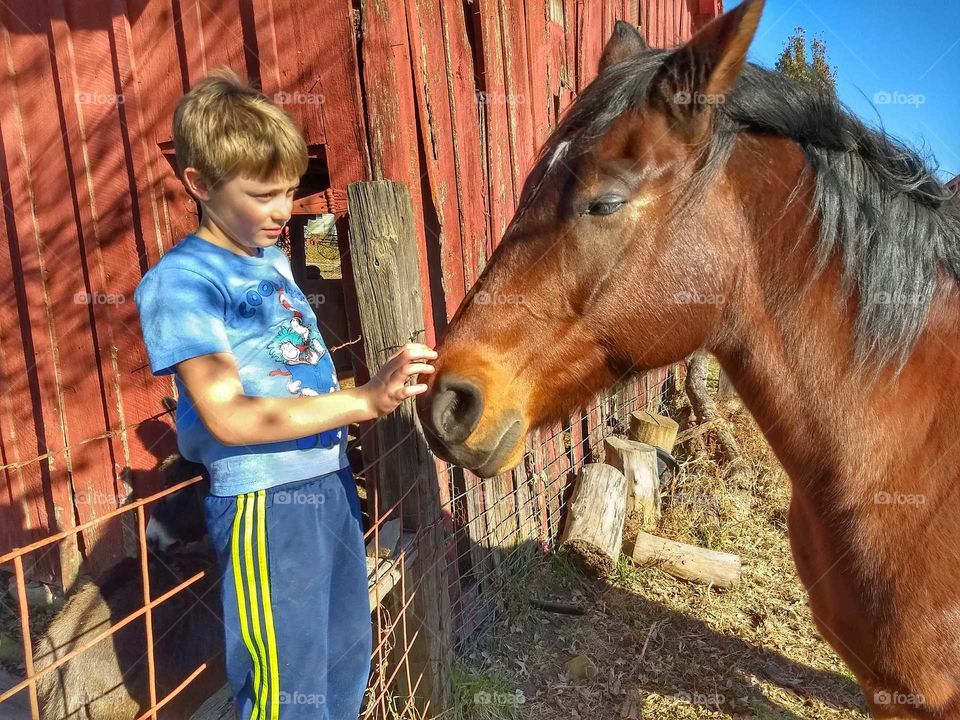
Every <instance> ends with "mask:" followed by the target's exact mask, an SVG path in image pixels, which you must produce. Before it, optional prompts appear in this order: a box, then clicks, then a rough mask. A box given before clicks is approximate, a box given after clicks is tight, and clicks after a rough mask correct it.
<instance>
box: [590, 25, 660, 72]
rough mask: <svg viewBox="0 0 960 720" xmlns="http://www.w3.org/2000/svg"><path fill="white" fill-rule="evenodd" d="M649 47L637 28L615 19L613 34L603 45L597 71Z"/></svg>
mask: <svg viewBox="0 0 960 720" xmlns="http://www.w3.org/2000/svg"><path fill="white" fill-rule="evenodd" d="M649 49H650V48H649V46H648V45H647V41H646V40H645V39H644V37H643V35H642V34H641V33H640V31H639V30H637V29H636V28H635V27H634V26H633V25H631V24H630V23H628V22H625V21H623V20H617V24H616V25H614V27H613V34H612V35H610V39H609V40H607V44H606V45H604V46H603V54H601V55H600V67H599V69H598V72H603V71H604V70H605V69H606V68H608V67H610V66H611V65H615V64H616V63H618V62H620V61H621V60H626V59H627V58H628V57H631V56H633V55H636V54H637V53H639V52H642V51H644V50H649Z"/></svg>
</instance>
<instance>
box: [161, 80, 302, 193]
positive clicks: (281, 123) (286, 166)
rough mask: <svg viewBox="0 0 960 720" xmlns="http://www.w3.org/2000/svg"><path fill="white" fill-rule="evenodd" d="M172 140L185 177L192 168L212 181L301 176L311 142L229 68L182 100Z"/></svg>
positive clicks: (199, 84)
mask: <svg viewBox="0 0 960 720" xmlns="http://www.w3.org/2000/svg"><path fill="white" fill-rule="evenodd" d="M173 144H174V148H175V150H176V154H177V173H178V175H179V176H180V178H181V180H182V179H183V171H184V169H186V168H188V167H193V168H196V169H197V170H199V171H200V174H201V175H203V177H204V179H205V180H206V181H207V182H209V183H211V184H214V185H216V184H218V183H221V182H226V181H228V180H230V179H232V178H234V177H238V176H244V177H249V178H252V179H254V180H261V181H270V180H274V179H285V178H289V177H297V178H299V177H300V176H301V175H303V173H304V172H306V169H307V144H306V141H305V140H304V139H303V135H302V134H301V132H300V128H298V127H297V124H296V121H294V119H293V118H292V117H290V115H289V114H288V113H287V112H285V111H284V110H283V109H281V108H279V107H277V106H276V105H275V104H274V103H272V102H271V101H270V99H269V98H268V97H267V96H266V95H264V94H263V93H262V92H260V91H259V90H257V89H256V88H253V87H251V86H250V85H248V84H247V83H245V82H244V81H243V80H241V79H240V78H239V77H238V76H237V74H236V73H235V72H234V71H233V70H231V69H229V68H225V67H224V68H218V69H216V70H214V71H212V72H211V73H210V74H209V75H207V76H206V77H205V78H203V79H202V80H201V81H200V82H198V83H197V84H196V85H194V86H193V87H192V88H191V89H190V91H189V92H188V93H187V94H186V95H184V96H183V97H182V98H180V101H179V102H178V103H177V109H176V111H175V112H174V114H173Z"/></svg>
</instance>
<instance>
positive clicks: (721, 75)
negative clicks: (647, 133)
mask: <svg viewBox="0 0 960 720" xmlns="http://www.w3.org/2000/svg"><path fill="white" fill-rule="evenodd" d="M763 5H764V0H745V2H744V3H743V4H741V5H739V6H737V7H736V8H735V9H733V10H731V11H730V12H727V13H724V14H723V15H721V16H720V17H718V18H716V19H715V20H713V21H711V22H710V23H708V24H707V25H706V26H705V27H703V28H702V29H701V30H700V32H698V33H697V34H696V35H694V36H693V37H692V38H691V39H690V41H689V42H688V43H686V44H685V45H683V46H681V47H679V48H677V49H676V50H675V51H674V52H672V53H671V54H670V55H668V56H667V58H666V60H664V63H663V66H662V67H661V68H660V69H659V70H658V71H657V74H656V76H655V77H654V79H653V82H652V83H651V90H650V97H651V100H652V101H653V102H654V103H655V104H656V105H658V106H659V107H660V108H661V109H664V110H666V111H667V113H668V114H669V115H671V116H672V117H674V118H676V119H687V120H691V119H696V118H699V119H706V118H709V117H710V115H711V111H712V106H713V105H717V104H720V103H722V102H723V101H724V95H725V94H726V93H728V92H729V91H730V90H731V89H732V88H733V86H734V83H736V81H737V78H738V77H739V76H740V72H741V71H742V70H743V67H744V65H745V64H746V62H747V49H748V48H749V47H750V42H751V41H752V40H753V36H754V34H755V33H756V31H757V25H758V24H759V23H760V14H761V12H762V11H763Z"/></svg>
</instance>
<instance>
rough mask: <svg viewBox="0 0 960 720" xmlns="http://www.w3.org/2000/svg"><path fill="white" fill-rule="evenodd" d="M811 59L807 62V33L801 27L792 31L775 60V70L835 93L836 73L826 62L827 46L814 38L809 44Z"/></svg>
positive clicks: (821, 40) (819, 39) (820, 39)
mask: <svg viewBox="0 0 960 720" xmlns="http://www.w3.org/2000/svg"><path fill="white" fill-rule="evenodd" d="M810 54H811V55H812V56H813V59H812V60H811V61H810V62H807V32H806V30H804V29H803V28H802V27H798V28H796V29H795V30H794V32H793V35H791V36H790V37H789V38H788V39H787V42H786V44H785V46H784V48H783V52H782V53H780V57H779V58H778V59H777V70H778V71H779V72H782V73H783V74H784V75H786V76H787V77H791V78H793V79H794V80H799V81H801V82H809V83H813V84H815V85H817V86H819V87H821V88H823V89H824V90H829V91H830V92H835V91H836V82H837V80H836V72H835V71H834V69H833V68H831V67H830V64H829V63H828V62H827V44H826V43H825V42H824V41H823V39H822V38H818V37H814V38H813V41H812V42H811V43H810Z"/></svg>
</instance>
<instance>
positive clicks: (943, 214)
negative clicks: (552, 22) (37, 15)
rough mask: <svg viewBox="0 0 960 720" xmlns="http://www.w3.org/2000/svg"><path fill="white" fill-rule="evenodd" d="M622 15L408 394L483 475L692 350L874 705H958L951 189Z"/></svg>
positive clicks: (736, 29)
mask: <svg viewBox="0 0 960 720" xmlns="http://www.w3.org/2000/svg"><path fill="white" fill-rule="evenodd" d="M762 5H763V3H762V0H751V1H748V2H746V3H744V4H742V5H740V6H739V7H737V8H736V9H734V10H733V11H731V12H729V13H727V14H725V15H723V16H721V17H720V18H718V19H717V20H715V21H714V22H712V23H711V24H710V25H708V26H706V27H705V28H704V29H703V30H702V31H700V32H699V33H698V34H697V35H696V36H695V37H694V38H693V39H692V40H691V41H690V42H689V43H687V44H686V45H684V46H682V47H680V48H679V49H677V50H675V51H672V52H667V51H658V50H651V49H649V48H648V47H647V46H646V44H645V43H644V41H643V39H642V37H641V36H640V34H639V33H638V32H637V31H636V30H635V29H633V28H632V27H631V26H629V25H627V24H625V23H618V25H617V29H616V30H615V32H614V34H613V36H612V37H611V38H610V40H609V42H608V43H607V45H606V47H605V48H604V51H603V55H602V58H601V61H600V72H599V75H598V76H597V78H596V80H594V82H593V83H591V85H590V86H589V87H588V88H586V89H585V90H584V92H583V93H582V94H581V96H580V97H579V98H578V99H577V100H576V102H575V103H574V104H573V105H572V106H571V108H570V109H569V111H568V112H567V114H566V115H565V117H564V119H563V120H562V122H561V123H560V125H559V126H558V128H557V129H556V130H555V131H554V133H553V134H552V135H551V137H550V139H549V140H548V141H547V143H546V145H545V146H544V148H543V150H542V152H541V155H540V157H539V158H538V160H537V163H536V165H535V166H534V169H533V170H532V172H531V173H530V175H529V177H528V178H527V180H526V183H525V186H524V189H523V193H522V195H521V198H520V202H519V206H518V209H517V212H516V215H515V216H514V218H513V220H512V222H511V223H510V225H509V227H508V228H507V231H506V233H505V235H504V237H503V240H502V242H501V243H500V245H499V246H498V247H497V250H496V252H495V253H494V254H493V256H492V257H491V259H490V262H489V264H488V265H487V267H486V269H485V270H484V272H483V274H482V276H481V277H480V279H479V280H478V281H477V283H476V285H475V286H474V287H473V288H472V289H471V290H470V292H469V293H468V295H467V296H466V298H465V299H464V301H463V304H462V305H461V307H460V308H459V310H458V311H457V313H456V315H455V316H454V318H453V319H452V321H451V324H450V326H449V328H448V330H447V332H446V334H445V337H444V338H443V340H442V342H441V343H440V345H439V347H438V353H439V359H438V361H437V363H436V368H437V371H436V373H435V374H434V375H432V376H431V377H430V378H429V380H428V382H429V384H430V391H429V392H428V393H426V394H424V395H422V396H420V397H419V398H418V402H417V404H418V412H419V415H420V418H421V421H422V424H423V427H424V431H425V433H426V434H427V437H428V440H429V441H430V443H431V446H432V447H433V449H434V450H435V452H436V453H437V454H438V455H440V456H441V457H443V458H445V459H447V460H449V461H451V462H454V463H457V464H460V465H463V466H465V467H468V468H471V469H474V470H475V471H476V472H477V473H478V474H479V475H481V476H483V477H488V476H492V475H494V474H497V473H499V472H502V471H504V470H507V469H509V468H511V467H513V466H515V465H516V464H517V463H518V462H519V461H520V459H521V457H522V453H523V440H524V437H525V435H526V434H527V432H528V431H530V430H531V429H533V428H536V427H539V426H542V425H544V424H547V423H549V422H552V421H556V420H558V419H560V418H562V417H564V416H565V415H566V414H567V413H568V412H570V411H572V410H575V409H577V408H578V407H581V406H582V405H584V404H585V403H586V402H588V401H589V400H590V399H591V398H592V397H593V396H594V394H595V393H597V392H598V391H599V390H601V389H603V388H606V387H609V386H611V385H612V384H614V383H615V382H616V381H617V380H619V379H621V378H624V377H626V376H628V375H630V374H632V373H636V372H643V371H646V370H648V369H651V368H656V367H658V366H663V365H666V364H668V363H673V362H675V361H677V360H680V359H681V358H683V357H685V356H687V355H688V354H690V353H691V352H693V351H695V350H697V349H699V348H705V349H707V350H709V351H710V352H712V353H713V354H714V355H715V356H716V357H717V358H719V360H720V362H721V364H722V366H723V367H724V369H725V370H726V371H727V373H728V374H729V376H730V378H731V380H732V381H733V384H734V386H735V387H736V389H737V391H738V392H739V394H740V395H741V397H742V398H743V400H744V402H745V403H746V405H747V407H748V408H749V409H750V411H751V412H752V414H753V415H754V417H755V418H756V419H757V421H758V422H759V424H760V426H761V428H762V429H763V431H764V434H765V435H766V437H767V439H768V440H769V442H770V444H771V446H772V447H773V448H774V450H775V451H776V453H777V455H778V457H779V458H780V460H781V461H782V463H783V465H784V466H785V468H786V469H787V471H788V473H789V474H790V477H791V481H792V485H793V498H792V503H791V508H790V515H789V526H790V541H791V546H792V550H793V555H794V558H795V560H796V564H797V569H798V573H799V575H800V578H801V580H802V581H803V583H804V584H805V586H806V587H807V590H808V592H809V596H810V605H811V608H812V612H813V614H814V617H815V619H816V623H817V626H818V627H819V629H820V631H821V633H822V635H823V637H824V638H826V639H827V640H828V641H829V642H830V644H831V645H832V646H833V647H834V648H835V650H836V651H837V653H838V654H839V655H840V656H841V657H842V658H843V659H844V661H845V662H846V663H847V664H848V665H849V666H850V668H851V669H852V670H853V672H854V673H855V674H856V676H857V678H858V679H859V681H860V684H861V687H862V688H863V690H864V693H865V695H866V699H867V702H868V704H869V705H870V708H871V710H872V712H873V713H874V714H875V716H876V717H886V718H890V717H912V718H940V719H943V718H960V284H958V278H960V231H958V229H960V203H956V201H955V199H953V198H952V197H951V194H950V193H949V192H948V191H947V190H946V189H945V188H944V186H943V185H942V184H941V183H940V182H939V181H938V180H937V179H936V177H935V175H933V173H932V172H931V171H930V169H928V168H927V167H925V165H924V163H923V162H922V161H921V160H920V159H919V158H918V157H917V155H916V154H915V153H913V152H912V151H910V150H909V149H907V148H905V147H903V146H902V145H900V144H899V143H897V142H896V141H894V140H892V139H890V138H889V137H887V136H885V135H884V134H883V133H882V132H879V131H876V130H873V129H871V128H868V127H866V126H864V124H863V123H861V122H860V121H859V120H857V119H856V118H855V117H853V116H852V115H851V114H849V113H848V112H847V111H846V110H845V109H843V108H842V107H841V106H840V105H839V103H838V101H837V100H836V98H835V97H834V96H833V94H832V93H830V92H826V91H821V90H818V89H816V88H813V87H810V86H806V85H802V84H800V83H795V82H793V81H791V80H788V79H786V78H785V77H783V76H781V75H779V74H777V73H773V72H771V71H768V70H764V69H762V68H759V67H756V66H753V65H751V64H748V63H747V62H746V53H747V48H748V46H749V44H750V42H751V40H752V38H753V35H754V32H755V30H756V27H757V23H758V21H759V18H760V13H761V9H762Z"/></svg>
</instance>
